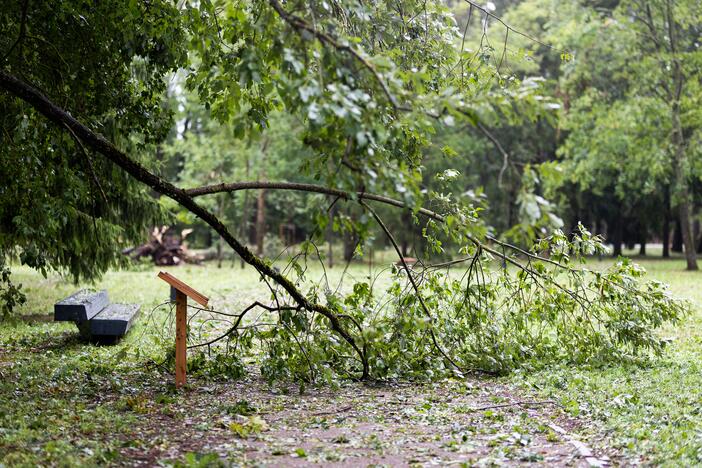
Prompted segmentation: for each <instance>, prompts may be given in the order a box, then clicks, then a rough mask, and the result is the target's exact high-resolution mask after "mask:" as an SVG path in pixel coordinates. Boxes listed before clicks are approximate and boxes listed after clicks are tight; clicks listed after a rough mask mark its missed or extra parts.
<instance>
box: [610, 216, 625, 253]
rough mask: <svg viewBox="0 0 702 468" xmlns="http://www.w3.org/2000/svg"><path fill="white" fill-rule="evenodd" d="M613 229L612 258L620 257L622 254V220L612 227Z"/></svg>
mask: <svg viewBox="0 0 702 468" xmlns="http://www.w3.org/2000/svg"><path fill="white" fill-rule="evenodd" d="M612 229H613V230H614V232H613V233H612V256H613V257H619V256H620V255H621V254H622V237H623V234H624V226H622V220H621V219H618V220H617V221H616V222H615V223H614V226H612Z"/></svg>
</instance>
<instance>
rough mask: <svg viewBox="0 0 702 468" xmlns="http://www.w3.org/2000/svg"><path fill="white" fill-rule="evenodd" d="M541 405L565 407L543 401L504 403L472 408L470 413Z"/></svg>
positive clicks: (551, 401)
mask: <svg viewBox="0 0 702 468" xmlns="http://www.w3.org/2000/svg"><path fill="white" fill-rule="evenodd" d="M541 405H554V406H558V407H559V408H563V406H561V405H560V404H558V403H556V402H555V401H553V400H543V401H517V402H515V403H503V404H500V405H490V406H481V407H479V408H471V409H470V411H486V410H491V409H498V408H509V407H512V406H541Z"/></svg>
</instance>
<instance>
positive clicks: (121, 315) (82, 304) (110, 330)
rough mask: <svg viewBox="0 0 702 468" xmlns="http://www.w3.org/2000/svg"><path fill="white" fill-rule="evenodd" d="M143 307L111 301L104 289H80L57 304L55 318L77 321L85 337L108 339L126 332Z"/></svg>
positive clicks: (60, 320) (117, 337)
mask: <svg viewBox="0 0 702 468" xmlns="http://www.w3.org/2000/svg"><path fill="white" fill-rule="evenodd" d="M140 308H141V306H139V305H138V304H110V300H109V298H108V296H107V291H105V290H103V291H90V290H88V289H81V290H80V291H78V292H76V293H75V294H72V295H71V296H69V297H67V298H66V299H63V300H62V301H59V302H57V303H56V304H55V305H54V320H55V321H57V322H75V324H76V325H77V326H78V330H80V332H81V335H83V336H84V337H85V338H89V339H91V338H95V339H97V340H99V341H105V342H109V341H115V340H117V339H119V338H121V337H122V336H124V335H126V334H127V332H128V331H129V328H131V326H132V325H133V324H134V322H135V321H136V319H137V317H138V316H139V310H140Z"/></svg>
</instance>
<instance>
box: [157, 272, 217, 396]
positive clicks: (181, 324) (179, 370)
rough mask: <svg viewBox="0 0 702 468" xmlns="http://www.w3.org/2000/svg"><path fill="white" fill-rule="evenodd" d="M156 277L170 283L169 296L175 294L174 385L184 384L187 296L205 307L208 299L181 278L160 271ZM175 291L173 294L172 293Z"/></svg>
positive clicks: (180, 385)
mask: <svg viewBox="0 0 702 468" xmlns="http://www.w3.org/2000/svg"><path fill="white" fill-rule="evenodd" d="M158 277H159V278H161V279H162V280H163V281H165V282H166V283H168V284H170V285H171V298H173V296H174V295H175V301H176V355H175V360H176V365H175V367H176V372H175V375H176V387H182V386H183V385H185V370H186V362H187V354H186V349H187V336H186V334H187V327H188V298H191V299H192V300H194V301H195V302H197V303H198V304H200V305H201V306H202V307H207V303H208V302H209V299H208V298H207V296H205V295H203V294H200V293H199V292H197V291H195V290H194V289H193V288H191V287H190V286H188V285H187V284H185V283H183V282H182V281H181V280H179V279H178V278H176V277H175V276H173V275H171V274H170V273H166V272H165V271H161V272H159V273H158ZM174 293H175V294H174Z"/></svg>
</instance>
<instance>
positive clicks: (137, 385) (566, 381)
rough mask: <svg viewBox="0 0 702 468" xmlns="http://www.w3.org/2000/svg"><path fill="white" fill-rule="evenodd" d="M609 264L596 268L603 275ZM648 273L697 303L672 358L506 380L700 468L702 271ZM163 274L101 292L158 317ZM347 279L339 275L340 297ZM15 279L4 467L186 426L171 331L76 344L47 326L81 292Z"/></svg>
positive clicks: (668, 459)
mask: <svg viewBox="0 0 702 468" xmlns="http://www.w3.org/2000/svg"><path fill="white" fill-rule="evenodd" d="M608 262H609V260H604V261H602V262H597V261H594V263H593V265H592V266H593V267H598V266H604V265H606V264H608ZM640 263H642V264H643V265H644V266H645V267H646V269H647V270H648V271H649V272H650V276H651V277H653V278H656V279H659V280H661V281H664V282H667V283H669V284H670V285H671V289H672V291H673V293H674V294H676V295H678V296H679V297H683V298H686V299H688V300H690V301H691V302H692V303H693V308H692V310H693V312H692V314H691V316H690V317H688V318H687V319H686V320H685V321H684V322H683V323H681V324H679V325H678V326H675V327H671V328H669V329H667V330H666V331H665V333H666V334H667V335H669V336H670V337H671V338H672V339H673V341H672V343H671V345H670V347H669V350H668V352H667V353H666V355H665V356H664V357H663V358H661V359H657V360H652V361H650V362H649V363H648V364H646V365H643V366H635V365H631V364H623V365H619V366H609V367H605V368H601V367H587V366H579V367H576V368H571V367H551V368H549V369H546V370H543V371H539V372H536V373H527V372H519V373H516V374H514V375H512V376H510V377H508V378H506V379H504V381H506V382H507V383H509V384H516V385H518V386H521V387H522V388H524V390H525V391H526V392H527V393H538V394H540V395H541V396H543V397H548V398H553V399H556V400H558V401H560V402H561V403H562V404H563V405H564V406H565V407H566V408H567V409H568V411H569V412H570V413H571V414H572V415H573V416H578V417H579V418H580V419H581V420H585V421H592V422H593V423H594V424H591V425H587V424H585V425H582V426H579V427H580V429H579V430H580V431H586V433H585V435H587V436H589V438H590V439H591V440H593V441H595V442H598V443H599V444H600V445H602V446H612V447H614V448H615V449H616V450H617V451H619V452H620V453H622V454H623V455H625V456H626V457H627V458H629V459H631V460H634V459H638V460H640V461H643V462H649V463H655V464H659V463H668V464H671V465H680V464H687V465H690V464H699V463H700V461H702V430H701V428H702V410H700V408H701V407H702V406H701V403H702V394H701V393H700V388H702V373H701V372H700V370H701V369H700V364H699V362H700V358H701V357H702V356H701V355H702V348H701V346H700V341H701V340H702V331H700V330H701V328H700V325H701V323H700V322H702V287H700V280H702V273H688V272H685V271H683V265H684V264H683V263H682V261H681V260H680V259H674V260H669V261H662V260H647V259H644V260H640ZM157 271H158V269H157V268H153V267H144V268H140V269H138V270H135V271H122V272H110V273H108V274H107V275H105V277H104V278H103V280H101V281H100V282H98V283H97V284H96V285H94V286H95V287H98V288H107V289H109V292H110V297H111V299H112V300H113V301H123V302H138V303H141V304H142V307H143V311H144V312H145V313H146V314H147V316H148V313H149V311H150V310H151V309H152V308H153V307H154V306H156V305H157V304H159V303H161V302H163V301H164V300H166V299H167V298H168V288H167V286H166V285H165V283H163V282H161V281H160V280H158V279H157V278H156V272H157ZM341 271H342V270H341V268H334V269H333V270H331V271H330V272H329V280H330V283H331V286H332V287H336V284H337V283H338V281H339V279H340V276H341ZM173 273H174V274H176V275H177V276H178V277H179V278H181V279H183V280H185V281H186V282H188V283H190V284H192V285H193V286H195V287H196V288H198V289H200V290H201V291H202V292H204V293H206V294H208V295H209V296H210V297H211V300H212V305H213V306H214V307H215V308H216V309H218V310H230V311H235V310H238V309H240V308H241V307H242V306H243V305H246V304H248V303H250V302H251V301H252V300H256V299H264V300H265V299H266V298H267V295H268V293H267V292H266V290H265V287H264V285H262V284H261V283H260V281H259V279H258V277H257V275H256V274H255V273H254V272H253V271H252V270H250V269H243V270H242V269H240V268H238V267H235V268H228V267H226V268H222V269H217V268H216V267H214V266H211V265H210V266H207V267H196V266H188V267H183V268H177V269H174V270H173ZM319 274H321V269H320V268H319V267H318V266H315V267H313V270H312V276H318V275H319ZM13 275H14V276H13V278H14V280H16V281H17V282H18V283H23V284H24V285H25V286H24V287H25V291H26V293H27V296H28V303H27V304H26V305H25V306H24V307H23V308H22V311H21V312H22V314H23V316H25V317H28V316H31V317H32V320H30V321H24V320H23V321H19V322H16V323H12V324H0V464H5V465H8V466H15V465H18V466H33V465H37V464H43V465H56V466H74V465H77V464H82V465H95V464H104V463H114V462H119V461H120V460H122V459H123V457H124V456H125V453H130V451H133V452H134V453H140V454H147V455H148V453H150V451H152V450H153V447H154V446H155V445H158V444H159V441H158V440H152V434H151V433H150V432H149V431H148V430H144V429H143V416H144V415H145V414H156V413H158V415H159V417H165V416H164V415H166V416H167V417H169V418H173V420H176V421H182V420H184V418H185V419H187V418H186V416H184V415H181V414H180V413H179V412H178V410H177V408H178V407H180V406H182V405H183V404H185V403H186V402H187V401H188V398H189V397H184V396H183V395H182V394H179V393H176V392H174V391H173V389H172V388H171V387H170V385H169V384H166V383H165V382H168V381H169V380H168V379H169V374H168V373H164V371H163V370H162V369H159V368H158V366H155V365H149V363H153V362H160V361H161V360H162V359H163V358H164V353H165V352H166V351H165V349H166V347H167V346H166V345H169V344H170V342H167V341H164V340H163V339H162V338H161V336H160V332H161V331H162V330H158V329H157V328H158V327H153V325H152V323H151V322H149V321H148V320H144V319H143V318H142V319H141V320H140V321H139V322H138V324H137V326H136V327H135V328H134V329H133V330H132V331H131V332H130V334H129V336H128V337H127V338H126V339H125V340H124V341H123V342H122V343H120V344H118V345H116V346H112V347H97V346H92V345H86V344H85V343H82V342H80V341H78V340H77V337H76V333H75V326H74V325H73V324H57V323H51V322H44V321H42V320H46V319H47V317H46V316H47V314H49V313H50V312H51V311H52V307H53V303H54V302H55V301H56V300H58V299H60V298H62V297H65V296H67V295H69V294H70V293H71V292H73V291H74V290H75V286H73V285H72V284H71V283H70V282H68V281H65V280H64V279H62V278H60V277H58V276H56V275H51V276H49V277H48V278H43V277H41V275H39V274H37V273H35V272H33V271H30V270H28V269H24V268H19V267H18V268H15V269H14V272H13ZM348 275H350V278H349V279H357V280H358V279H364V278H366V277H368V275H369V270H368V267H367V266H361V265H355V266H353V267H352V268H351V269H350V270H349V272H348ZM381 284H382V280H381ZM381 287H382V286H381ZM165 313H166V312H165V310H164V311H163V312H162V313H161V315H158V314H157V318H159V317H160V318H162V317H164V314H165ZM179 418H180V419H179ZM137 423H139V424H142V426H140V425H139V424H137ZM164 424H167V423H164ZM202 424H205V423H202ZM164 443H165V442H164ZM239 450H240V449H239ZM176 458H177V457H176ZM147 460H148V458H147Z"/></svg>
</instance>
